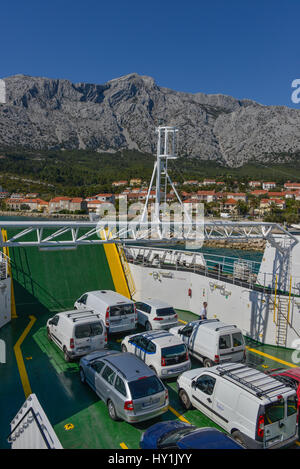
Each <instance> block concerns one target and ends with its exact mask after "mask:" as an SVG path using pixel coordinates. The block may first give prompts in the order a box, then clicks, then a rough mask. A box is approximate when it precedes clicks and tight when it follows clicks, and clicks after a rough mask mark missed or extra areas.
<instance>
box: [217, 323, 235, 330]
mask: <svg viewBox="0 0 300 469" xmlns="http://www.w3.org/2000/svg"><path fill="white" fill-rule="evenodd" d="M228 327H235V328H236V327H237V326H236V325H235V324H226V326H220V327H217V328H216V331H219V330H220V329H226V328H228Z"/></svg>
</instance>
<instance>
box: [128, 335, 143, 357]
mask: <svg viewBox="0 0 300 469" xmlns="http://www.w3.org/2000/svg"><path fill="white" fill-rule="evenodd" d="M140 337H141V336H136V337H132V339H129V340H128V347H127V350H128V352H130V353H133V354H134V355H136V356H139V354H140V351H139V343H140Z"/></svg>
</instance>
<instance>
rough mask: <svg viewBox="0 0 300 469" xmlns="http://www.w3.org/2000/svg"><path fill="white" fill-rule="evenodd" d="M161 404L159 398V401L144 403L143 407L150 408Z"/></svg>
mask: <svg viewBox="0 0 300 469" xmlns="http://www.w3.org/2000/svg"><path fill="white" fill-rule="evenodd" d="M158 402H159V398H158V399H154V400H153V401H150V402H144V403H143V407H150V406H152V405H154V404H157V403H158Z"/></svg>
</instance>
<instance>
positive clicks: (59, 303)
mask: <svg viewBox="0 0 300 469" xmlns="http://www.w3.org/2000/svg"><path fill="white" fill-rule="evenodd" d="M10 258H11V261H12V275H13V281H14V291H15V301H16V310H17V315H18V316H21V315H23V314H26V315H28V314H39V313H40V314H41V313H45V312H53V311H63V310H67V309H73V305H74V301H75V300H76V299H77V298H78V297H79V296H80V295H81V294H82V293H84V292H85V291H89V290H98V289H109V290H114V284H113V281H112V277H111V274H110V270H109V266H108V263H107V260H106V256H105V252H104V249H103V247H102V246H100V245H98V246H80V247H77V249H74V250H58V251H40V250H39V249H38V248H36V247H28V248H24V247H21V248H11V249H10Z"/></svg>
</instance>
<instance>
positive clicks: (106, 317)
mask: <svg viewBox="0 0 300 469" xmlns="http://www.w3.org/2000/svg"><path fill="white" fill-rule="evenodd" d="M105 325H106V326H107V327H109V308H107V310H106V313H105Z"/></svg>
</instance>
